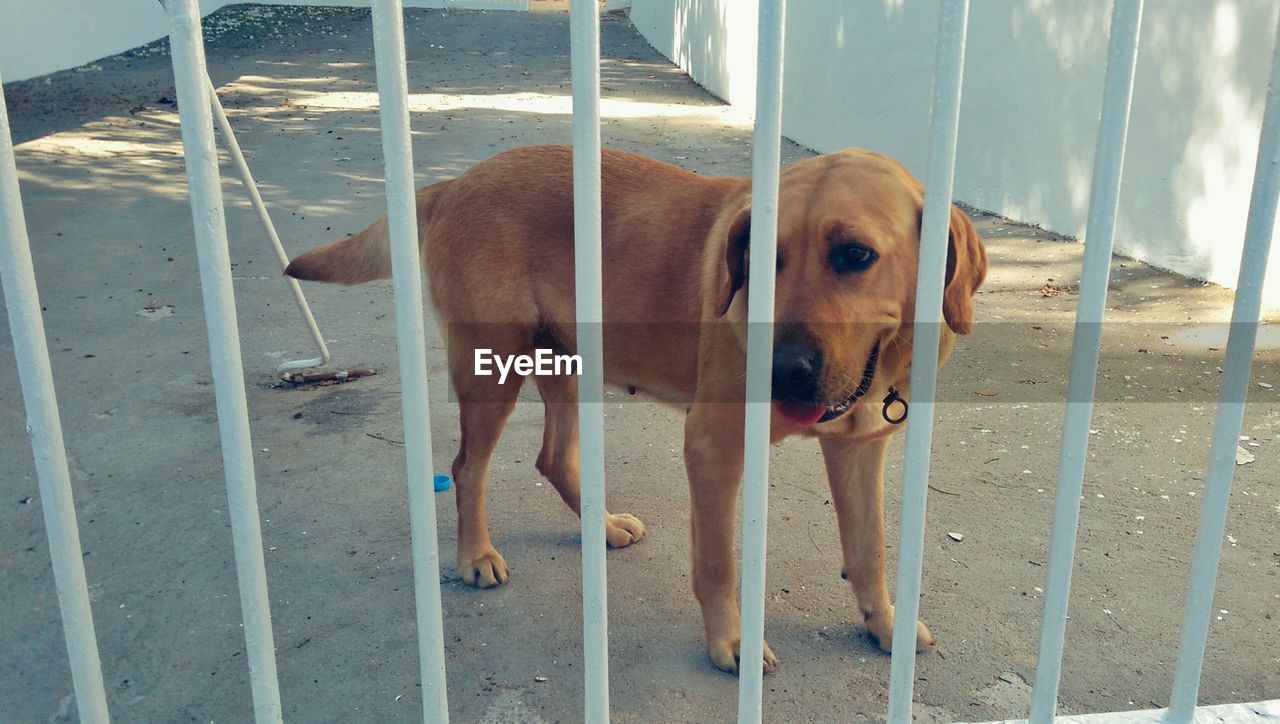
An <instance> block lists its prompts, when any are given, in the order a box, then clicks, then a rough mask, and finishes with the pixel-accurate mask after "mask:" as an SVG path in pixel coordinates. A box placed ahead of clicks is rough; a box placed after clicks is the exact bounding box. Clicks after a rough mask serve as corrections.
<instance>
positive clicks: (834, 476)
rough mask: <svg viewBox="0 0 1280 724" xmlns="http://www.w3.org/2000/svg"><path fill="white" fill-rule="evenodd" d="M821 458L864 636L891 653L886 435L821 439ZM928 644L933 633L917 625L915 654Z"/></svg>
mask: <svg viewBox="0 0 1280 724" xmlns="http://www.w3.org/2000/svg"><path fill="white" fill-rule="evenodd" d="M821 442H822V455H823V459H824V460H825V461H826V464H827V482H829V483H830V484H831V500H832V501H833V502H834V503H835V506H836V519H837V520H838V521H839V524H840V544H841V549H842V550H843V553H844V569H843V570H842V571H841V572H840V575H841V576H842V577H843V578H845V579H847V580H848V581H849V583H850V584H851V585H852V586H853V594H854V596H856V597H857V599H858V609H859V610H860V611H861V612H862V618H863V620H864V621H865V622H866V627H867V634H868V635H869V636H870V637H871V639H872V640H873V641H874V642H875V643H876V644H877V645H878V646H879V647H880V648H881V649H882V650H884V651H885V652H889V651H891V650H892V649H893V604H892V603H890V602H889V586H888V584H887V583H886V582H885V560H884V559H885V553H884V460H885V452H886V451H887V450H888V448H889V436H888V435H883V436H880V437H876V438H871V439H852V438H846V437H824V438H822V439H821ZM930 646H933V635H932V634H931V633H929V629H928V628H926V627H925V625H924V624H923V623H920V622H919V621H917V622H916V651H917V652H921V651H924V650H926V649H928V648H929V647H930Z"/></svg>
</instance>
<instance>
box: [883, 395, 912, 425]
mask: <svg viewBox="0 0 1280 724" xmlns="http://www.w3.org/2000/svg"><path fill="white" fill-rule="evenodd" d="M883 402H884V407H882V408H881V409H880V415H881V416H882V417H884V421H885V422H887V423H889V424H890V425H901V424H902V423H903V422H906V420H907V401H906V399H905V398H903V397H902V395H899V394H898V390H897V388H895V387H890V388H889V394H887V395H885V396H884V400H883ZM894 403H897V404H899V405H902V414H900V415H896V416H894V415H891V414H890V412H889V408H891V407H893V405H894Z"/></svg>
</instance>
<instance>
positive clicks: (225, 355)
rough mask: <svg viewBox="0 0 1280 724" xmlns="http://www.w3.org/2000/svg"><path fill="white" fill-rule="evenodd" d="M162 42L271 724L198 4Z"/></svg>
mask: <svg viewBox="0 0 1280 724" xmlns="http://www.w3.org/2000/svg"><path fill="white" fill-rule="evenodd" d="M169 41H170V46H171V48H172V52H173V75H174V82H175V84H176V88H177V95H178V113H179V120H180V125H181V127H182V148H183V154H184V156H185V160H186V167H187V181H188V188H189V189H190V193H191V216H192V220H193V222H194V226H195V237H196V252H197V258H198V260H199V266H200V282H201V284H200V286H201V294H202V295H203V301H204V316H205V324H206V326H207V327H208V333H209V358H210V363H211V365H212V368H213V381H214V396H215V398H216V401H217V412H218V435H219V439H220V440H221V443H222V465H223V469H224V471H225V474H226V480H227V509H228V512H229V513H230V517H231V534H232V540H233V543H234V547H235V559H236V579H237V581H238V582H239V585H240V608H241V612H242V614H243V616H244V638H245V646H246V651H247V653H248V657H247V658H248V660H249V679H250V684H251V686H252V688H253V710H254V717H255V719H256V720H257V721H258V722H259V723H260V724H261V723H263V722H278V721H281V716H282V715H281V709H280V690H279V685H278V683H277V681H276V659H275V645H274V643H273V637H272V632H271V606H270V603H269V600H268V597H267V573H266V564H265V561H264V560H263V554H262V528H261V524H260V523H259V521H258V494H257V485H256V482H255V478H254V469H253V447H252V441H251V439H250V436H249V410H248V404H247V402H246V399H245V391H244V369H243V367H242V366H241V361H240V334H239V331H238V330H237V329H236V304H235V296H234V291H233V289H232V285H231V259H230V256H229V254H228V252H227V227H226V220H225V218H224V214H223V207H222V190H221V186H220V182H219V177H218V155H217V151H216V149H215V147H214V143H213V116H212V112H211V110H210V107H209V94H208V90H207V87H208V82H209V81H208V79H207V72H206V70H205V60H204V44H203V42H202V40H201V36H200V7H199V4H198V3H197V0H171V2H170V3H169Z"/></svg>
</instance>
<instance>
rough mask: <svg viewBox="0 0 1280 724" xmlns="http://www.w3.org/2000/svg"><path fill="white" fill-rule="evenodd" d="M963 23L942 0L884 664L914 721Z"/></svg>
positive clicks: (900, 717)
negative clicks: (893, 606)
mask: <svg viewBox="0 0 1280 724" xmlns="http://www.w3.org/2000/svg"><path fill="white" fill-rule="evenodd" d="M968 23H969V2H968V0H947V1H946V2H944V3H943V4H942V8H941V11H940V13H939V18H938V48H937V59H936V61H935V67H934V75H933V78H934V80H933V115H932V119H933V120H932V121H931V123H930V135H931V140H930V148H929V173H928V177H927V181H926V184H925V194H924V213H923V217H922V220H921V223H920V269H919V272H918V274H917V276H916V315H915V326H914V335H915V339H914V341H913V343H912V350H913V351H912V355H911V359H912V363H911V412H912V414H911V424H910V425H909V426H908V427H907V441H906V462H905V464H904V466H903V473H902V477H903V480H902V505H901V508H902V514H901V521H902V523H901V531H900V534H899V544H898V576H897V586H896V591H895V599H896V602H897V610H896V613H895V614H894V622H893V659H892V662H891V663H890V667H889V721H891V722H910V721H911V694H912V690H913V689H914V687H915V670H916V619H917V618H918V617H919V613H920V575H921V572H922V568H923V562H924V521H925V497H926V494H927V486H928V483H929V453H930V447H931V445H932V443H933V415H934V411H933V408H934V395H935V392H936V389H937V384H938V343H939V340H940V337H941V332H942V329H941V328H942V291H943V285H944V283H945V281H946V266H947V236H948V230H949V228H950V219H951V190H952V181H953V177H954V174H955V165H956V134H957V133H958V131H959V127H960V90H961V85H962V83H963V80H964V50H965V33H966V31H967V29H968Z"/></svg>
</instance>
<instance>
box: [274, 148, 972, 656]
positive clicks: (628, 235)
mask: <svg viewBox="0 0 1280 724" xmlns="http://www.w3.org/2000/svg"><path fill="white" fill-rule="evenodd" d="M571 157H572V150H571V149H570V148H569V147H567V146H531V147H526V148H518V149H515V150H511V151H507V152H505V153H501V154H499V155H497V156H495V157H493V158H492V159H490V160H488V161H485V162H483V163H481V164H479V165H477V166H475V167H473V168H472V169H470V170H469V171H467V172H466V173H464V174H463V175H462V176H460V177H458V178H456V179H452V180H449V181H443V182H440V183H437V184H432V185H430V186H426V187H424V188H422V189H420V190H419V191H418V194H417V208H418V223H419V230H420V234H421V246H422V254H423V258H424V260H427V261H428V263H427V264H426V270H427V272H426V273H427V275H428V278H429V282H430V290H431V298H432V300H433V301H434V304H435V308H436V310H437V314H438V316H439V320H440V323H441V324H442V325H444V329H445V334H446V337H447V341H448V355H449V370H450V375H451V377H452V382H453V386H454V389H455V392H456V394H457V399H458V402H459V408H460V413H461V427H462V442H461V449H460V450H459V451H458V456H457V459H456V460H454V463H453V474H454V479H455V480H456V481H457V505H458V570H459V572H460V573H461V575H462V578H463V580H464V581H466V582H467V583H468V584H471V585H475V586H480V587H488V586H495V585H498V584H501V583H505V582H506V581H507V578H508V575H509V573H508V569H507V564H506V562H505V561H504V560H503V558H502V556H501V555H500V554H499V553H498V551H497V550H496V549H495V548H494V547H493V544H492V542H491V541H490V538H489V527H488V523H487V520H486V515H485V482H486V477H487V472H488V466H489V458H490V455H491V454H492V452H493V449H494V446H495V445H496V444H497V442H498V438H499V436H500V435H501V434H502V428H503V425H504V424H505V422H506V420H507V417H508V415H510V413H511V410H512V407H513V406H514V405H515V402H516V396H517V393H518V392H519V389H520V386H521V382H522V381H523V378H522V377H521V376H520V375H518V374H511V375H510V376H509V377H508V378H507V380H506V381H505V383H500V382H499V377H498V376H496V375H493V376H483V375H477V374H476V370H475V359H476V351H477V350H491V351H492V354H493V355H502V356H511V355H532V354H533V353H534V350H536V349H551V350H554V351H555V352H557V353H571V352H572V351H573V350H575V348H576V344H575V325H574V274H573V264H574V261H573V193H572V189H573V184H572V168H571V167H572V158H571ZM602 181H603V199H604V204H603V209H604V212H603V217H604V218H603V224H604V317H605V329H604V335H605V336H604V341H605V375H606V379H607V381H608V382H610V383H611V384H615V385H620V386H627V387H630V388H633V389H639V390H643V391H645V392H647V393H649V394H651V395H656V396H657V397H659V398H661V399H665V400H668V401H671V402H674V403H676V404H679V405H680V406H681V407H683V408H684V409H685V410H686V411H687V415H686V419H685V444H684V459H685V467H686V470H687V472H688V476H689V486H690V490H691V498H692V506H693V511H692V516H691V517H692V522H693V590H694V593H695V595H696V596H697V599H698V602H699V604H701V606H702V617H703V625H704V626H705V634H706V645H707V651H708V653H709V654H710V656H711V660H712V661H713V662H715V665H716V666H717V667H719V668H721V669H724V670H725V671H730V672H735V673H736V671H737V670H738V643H739V618H738V604H737V601H736V595H735V588H736V581H735V575H736V572H735V567H734V552H733V537H734V521H735V516H734V508H735V502H736V499H737V496H738V489H739V487H740V480H741V477H742V452H743V449H742V448H743V414H744V406H743V404H742V403H743V400H744V390H743V386H744V370H745V364H746V363H745V357H744V352H743V349H744V346H743V339H744V326H745V319H746V294H745V289H744V285H745V282H746V278H747V267H748V264H749V257H750V255H749V253H748V248H747V247H748V240H749V236H750V232H749V230H750V222H751V210H750V205H751V199H750V192H751V184H750V180H749V179H743V178H729V177H706V176H700V175H697V174H694V173H690V172H688V171H685V170H682V169H680V168H677V167H675V166H671V165H668V164H665V163H660V162H658V161H654V160H651V159H648V158H644V157H642V156H637V155H634V154H630V153H622V152H618V151H607V150H606V151H605V152H604V155H603V159H602ZM778 203H779V221H778V263H777V310H776V322H777V324H776V329H775V342H774V345H775V346H774V356H773V387H772V396H773V416H772V437H773V439H774V440H775V441H776V440H780V439H782V438H785V437H788V436H792V435H801V436H805V437H816V438H818V442H819V444H820V445H821V447H822V453H823V456H824V458H825V462H826V468H827V475H828V479H829V482H830V485H831V497H832V500H833V501H834V503H835V508H836V514H837V517H838V520H839V528H840V541H841V545H842V550H843V558H844V567H843V570H842V571H841V576H842V577H844V578H845V579H847V580H848V581H849V582H850V584H852V587H853V593H854V595H855V596H856V597H857V602H858V607H859V609H860V610H861V611H862V615H863V618H864V620H865V624H866V628H867V632H868V633H869V634H870V635H871V636H872V637H873V638H874V639H875V641H876V642H877V643H878V644H879V646H880V647H881V648H882V649H884V650H886V651H888V650H889V649H890V648H891V646H892V633H893V604H891V603H890V602H889V591H888V587H887V585H886V583H885V548H884V520H883V518H884V515H883V501H882V498H883V485H884V483H883V479H884V461H885V450H886V447H887V446H888V441H889V437H890V435H891V434H892V433H893V432H894V431H895V430H897V429H898V426H897V425H895V424H894V422H893V421H900V420H899V418H901V417H905V411H906V404H905V402H903V400H905V399H908V398H909V396H910V390H909V389H908V376H909V366H910V363H911V343H912V320H913V318H914V314H915V311H914V307H913V305H914V290H915V278H916V263H917V257H918V253H919V247H920V216H921V208H922V203H923V191H922V188H921V185H920V183H919V182H918V181H917V180H916V179H915V178H914V177H913V176H912V175H911V173H910V172H908V171H907V170H906V169H905V168H904V167H903V166H902V165H900V164H899V163H897V162H895V161H893V160H891V159H889V158H886V157H885V156H882V155H880V154H876V153H872V152H869V151H864V150H858V149H851V150H846V151H841V152H839V153H832V154H827V155H823V156H817V157H814V158H808V159H805V160H802V161H799V162H797V163H794V164H791V165H790V166H788V167H787V168H785V169H784V170H783V172H782V177H781V192H780V197H779V202H778ZM950 226H951V228H950V231H951V234H950V249H949V253H948V256H947V276H946V290H945V293H944V297H943V309H942V312H943V315H944V318H945V320H946V325H945V328H944V329H943V332H942V350H941V357H942V358H943V359H945V358H946V357H947V356H948V355H949V354H950V351H951V348H952V346H953V344H954V343H955V338H956V335H957V334H967V333H968V332H969V330H970V326H971V324H972V322H973V301H972V298H973V295H974V293H975V291H976V290H977V288H978V286H979V285H980V284H981V283H982V281H983V278H984V276H985V275H986V267H987V263H986V253H985V251H984V250H983V246H982V241H981V240H980V239H979V238H978V235H977V233H976V232H975V231H974V228H973V225H972V223H970V221H969V219H968V217H967V216H965V214H964V213H963V212H961V211H960V210H959V209H956V208H953V209H952V212H951V224H950ZM286 273H287V274H289V275H290V276H293V277H295V278H298V279H310V280H316V281H324V282H337V283H341V284H357V283H360V282H365V281H369V280H372V279H382V278H386V277H389V276H390V275H391V264H390V256H389V249H388V240H387V226H386V220H385V219H383V220H381V221H378V222H377V223H375V224H373V226H370V227H369V228H368V229H366V230H364V231H362V232H360V233H359V234H356V235H354V236H351V237H348V238H346V239H341V240H339V241H335V242H332V243H329V244H325V245H323V246H320V247H317V248H315V249H312V250H311V251H308V252H306V253H304V254H302V255H300V256H299V257H297V258H296V259H294V260H293V262H292V263H291V264H290V265H289V267H288V270H287V272H286ZM534 380H535V382H536V384H537V386H538V390H539V392H540V393H541V396H542V399H543V401H544V403H545V412H546V425H545V431H544V436H543V444H542V451H541V453H540V454H539V455H538V461H537V467H538V470H539V471H540V472H541V473H542V474H543V475H544V476H546V478H547V479H548V480H549V481H550V482H551V484H552V485H554V486H555V488H556V490H557V491H559V493H560V495H561V497H562V498H564V501H565V503H567V504H568V505H569V507H570V508H572V509H573V511H574V512H575V513H578V512H579V499H578V478H579V473H578V419H577V407H576V401H577V384H576V378H575V377H573V376H571V375H560V376H534ZM606 532H607V539H608V542H609V545H610V546H612V547H615V548H621V547H625V546H628V545H631V544H632V543H635V542H637V541H639V540H640V539H642V538H643V537H644V534H645V529H644V525H643V524H642V523H641V522H640V521H639V520H638V519H637V518H636V517H634V516H632V515H629V514H627V513H617V514H608V515H607V517H606ZM932 644H933V637H932V635H931V634H930V633H929V630H928V629H927V628H926V627H925V626H924V625H923V624H919V625H918V626H917V629H916V645H917V648H918V649H924V648H927V647H929V646H931V645H932ZM777 664H778V660H777V658H776V657H775V656H774V654H773V652H772V651H771V650H770V649H769V647H768V646H766V647H765V650H764V661H763V662H761V665H763V666H764V668H765V669H766V670H772V669H773V668H774V667H776V666H777Z"/></svg>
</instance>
